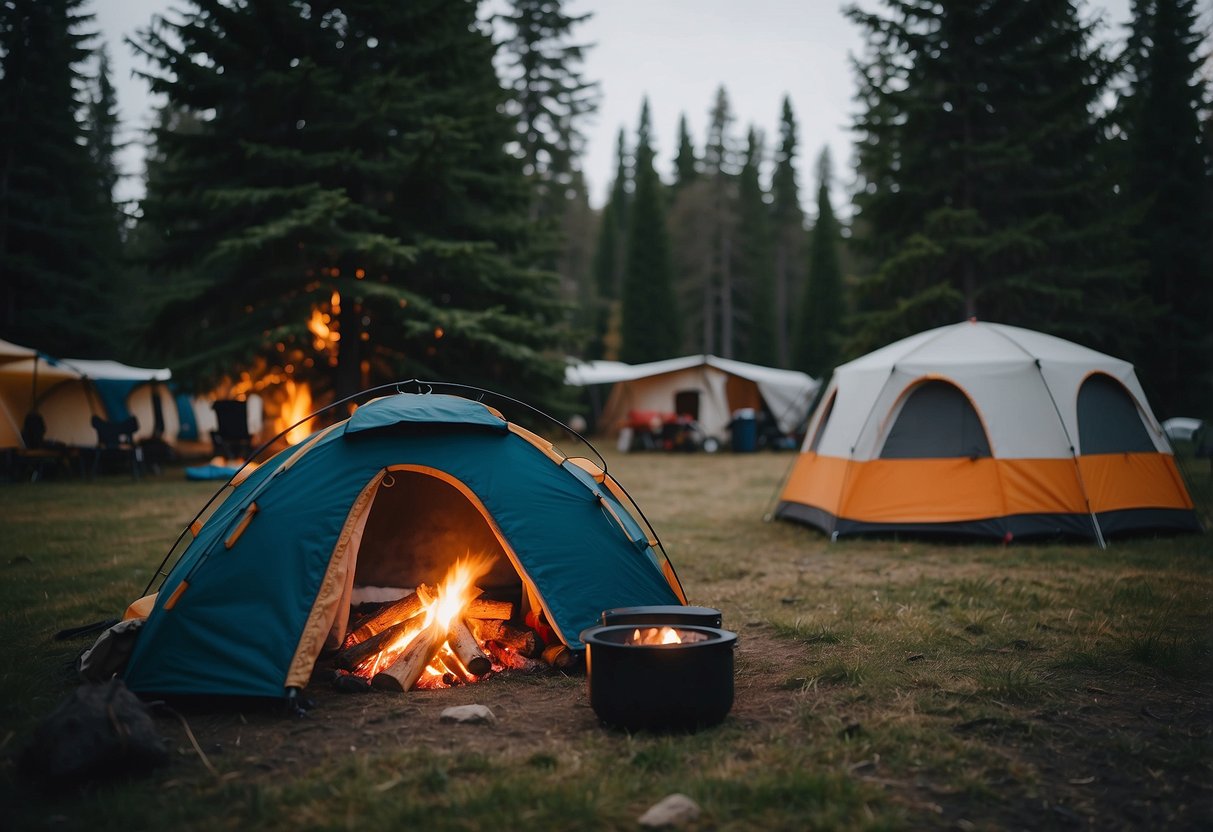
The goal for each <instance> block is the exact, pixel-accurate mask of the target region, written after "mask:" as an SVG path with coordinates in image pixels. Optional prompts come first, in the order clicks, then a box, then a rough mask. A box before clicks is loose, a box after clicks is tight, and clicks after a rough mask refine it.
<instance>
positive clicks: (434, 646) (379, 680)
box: [371, 623, 446, 693]
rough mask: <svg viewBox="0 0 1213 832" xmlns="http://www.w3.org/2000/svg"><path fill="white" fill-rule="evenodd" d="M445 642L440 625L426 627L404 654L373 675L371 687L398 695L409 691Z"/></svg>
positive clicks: (405, 649)
mask: <svg viewBox="0 0 1213 832" xmlns="http://www.w3.org/2000/svg"><path fill="white" fill-rule="evenodd" d="M445 641H446V631H445V630H444V629H442V627H441V625H439V624H437V623H435V624H431V625H430V626H429V627H426V628H425V629H424V630H422V631H421V632H420V633H418V634H417V637H416V638H414V639H413V640H412V641H411V642H409V646H408V647H406V648H404V652H403V653H401V654H400V655H399V656H398V657H397V658H396V661H394V662H392V663H391V664H390V665H389V666H388V667H386V668H385V669H384V670H382V671H380V672H379V673H376V674H375V676H374V678H372V679H371V686H372V687H375V688H378V689H380V690H390V691H396V692H398V693H403V692H405V691H407V690H409V689H410V688H412V687H413V685H415V684H417V680H418V679H420V678H421V674H422V673H424V672H425V666H426V665H428V664H429V663H430V662H431V661H432V660H433V658H434V656H435V655H436V654H437V653H438V651H439V650H440V649H442V645H443V643H444V642H445Z"/></svg>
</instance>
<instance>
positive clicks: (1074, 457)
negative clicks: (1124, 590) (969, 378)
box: [1032, 358, 1108, 549]
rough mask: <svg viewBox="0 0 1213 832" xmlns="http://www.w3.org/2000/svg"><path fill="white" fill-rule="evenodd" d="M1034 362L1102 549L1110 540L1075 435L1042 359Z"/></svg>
mask: <svg viewBox="0 0 1213 832" xmlns="http://www.w3.org/2000/svg"><path fill="white" fill-rule="evenodd" d="M1032 363H1033V364H1035V365H1036V374H1037V375H1039V376H1040V383H1041V384H1042V385H1044V388H1045V392H1046V393H1048V394H1049V401H1050V402H1052V403H1053V412H1054V413H1056V414H1057V421H1058V423H1059V424H1060V425H1061V430H1062V433H1064V434H1065V437H1066V442H1067V443H1069V445H1070V461H1071V462H1073V463H1074V475H1075V476H1076V477H1077V478H1078V487H1079V488H1080V489H1082V499H1083V502H1084V503H1086V505H1087V516H1088V517H1090V518H1091V528H1092V530H1094V532H1095V542H1096V543H1098V544H1099V548H1100V549H1107V548H1108V542H1107V540H1105V539H1104V536H1103V529H1101V528H1100V527H1099V518H1098V517H1097V516H1096V515H1095V510H1094V508H1092V506H1091V494H1090V492H1089V491H1087V482H1086V480H1084V479H1083V477H1082V466H1081V465H1079V464H1078V449H1077V448H1076V447H1075V446H1074V437H1072V436H1070V431H1069V430H1067V429H1066V420H1065V419H1064V418H1062V415H1061V408H1060V407H1058V406H1057V399H1056V398H1055V397H1054V396H1053V388H1051V387H1050V386H1049V381H1048V379H1046V378H1045V373H1044V368H1042V367H1041V366H1040V359H1039V358H1034V359H1033V361H1032Z"/></svg>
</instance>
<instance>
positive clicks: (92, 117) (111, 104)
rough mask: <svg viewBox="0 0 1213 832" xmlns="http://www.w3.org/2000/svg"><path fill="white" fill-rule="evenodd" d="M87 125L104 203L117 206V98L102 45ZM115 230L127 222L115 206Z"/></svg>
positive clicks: (90, 156)
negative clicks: (115, 198) (115, 203)
mask: <svg viewBox="0 0 1213 832" xmlns="http://www.w3.org/2000/svg"><path fill="white" fill-rule="evenodd" d="M85 123H86V126H87V134H86V136H87V142H86V146H87V147H88V155H89V158H90V159H91V160H92V163H93V166H94V167H95V168H96V170H97V188H98V191H99V193H100V194H101V201H102V204H103V205H104V204H109V205H114V197H115V195H116V191H117V188H118V179H119V176H118V165H117V161H116V157H117V154H118V150H119V149H120V148H119V146H118V95H117V93H116V92H115V90H114V85H113V83H111V82H110V60H109V51H108V50H107V49H106V48H105V47H104V46H103V47H102V48H101V49H100V50H98V53H97V78H96V88H95V92H94V94H93V95H92V96H90V98H89V101H88V106H87V109H86V117H85ZM115 211H116V215H115V218H114V226H115V231H117V230H118V229H119V228H120V227H121V225H122V224H123V222H124V218H125V215H124V214H123V213H122V212H121V211H120V210H118V209H117V207H115Z"/></svg>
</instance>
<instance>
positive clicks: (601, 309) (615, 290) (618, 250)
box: [590, 129, 632, 359]
mask: <svg viewBox="0 0 1213 832" xmlns="http://www.w3.org/2000/svg"><path fill="white" fill-rule="evenodd" d="M615 159H616V163H615V181H614V183H613V184H612V185H611V195H610V197H609V199H608V200H607V204H606V205H605V206H604V207H603V209H602V223H601V227H600V231H599V233H598V242H597V244H596V246H595V249H594V261H593V266H592V268H593V272H594V285H595V287H596V289H597V301H596V304H595V309H596V314H597V325H596V327H595V338H594V341H593V342H592V345H591V348H590V357H591V358H608V359H617V358H618V357H619V315H620V309H619V300H620V297H621V296H622V294H623V267H624V258H625V257H626V255H627V231H628V215H629V211H630V205H631V200H632V194H631V190H632V177H631V172H630V170H629V167H628V153H627V147H626V139H625V138H624V133H623V130H622V129H621V130H620V131H619V136H618V138H617V139H616V141H615Z"/></svg>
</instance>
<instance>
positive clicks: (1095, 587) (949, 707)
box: [0, 454, 1213, 830]
mask: <svg viewBox="0 0 1213 832" xmlns="http://www.w3.org/2000/svg"><path fill="white" fill-rule="evenodd" d="M608 460H609V462H610V469H611V471H612V473H614V474H615V475H616V476H617V477H618V478H619V479H620V480H621V481H622V482H623V484H624V485H625V487H627V488H628V489H629V491H630V492H631V493H632V495H633V497H635V499H636V501H637V502H638V503H639V504H640V506H641V507H642V508H643V509H644V511H645V513H646V514H647V515H648V517H649V519H650V520H651V521H652V523H653V525H654V526H655V527H656V530H657V531H658V533H659V534H660V536H661V538H662V541H663V543H664V544H665V547H666V550H667V551H668V553H669V554H670V557H671V559H672V560H673V562H674V564H675V566H676V567H677V569H678V572H679V575H680V577H681V579H682V582H683V584H684V586H685V587H686V589H687V592H688V594H689V596H690V600H691V602H692V603H697V604H704V605H708V606H713V607H718V608H720V609H721V610H722V611H723V613H724V618H725V622H724V623H725V626H726V627H727V628H729V629H733V630H736V631H737V632H738V633H739V634H740V639H739V646H738V648H737V654H736V662H737V673H736V698H735V703H734V707H733V710H732V711H731V713H730V716H729V717H728V719H726V721H725V722H724V724H722V725H721V726H719V727H717V728H714V729H710V730H706V731H701V732H699V733H697V734H694V735H689V736H648V735H635V736H629V735H626V734H622V733H617V732H612V731H607V730H604V729H602V728H601V727H599V726H598V725H597V723H596V721H595V720H594V718H593V714H592V712H591V711H590V710H589V708H588V705H587V703H586V696H585V690H584V687H585V680H584V678H577V677H573V678H568V677H564V676H560V675H556V674H546V675H542V676H527V677H516V678H506V677H497V678H494V679H492V680H490V681H489V682H487V683H484V684H482V685H477V686H471V687H470V688H460V689H455V690H452V691H433V692H424V693H413V694H408V695H406V696H405V697H403V698H401V697H389V696H387V695H385V694H379V693H374V694H368V695H365V696H359V697H344V698H342V697H339V696H336V695H332V694H328V695H322V696H320V697H318V698H319V700H320V701H319V706H318V707H317V708H316V709H315V710H313V711H312V712H311V713H310V714H309V715H308V716H307V717H305V718H303V719H297V718H291V717H287V716H284V715H280V714H275V713H254V712H230V711H222V712H218V711H194V712H190V713H187V714H185V715H184V717H183V718H184V719H185V720H186V722H185V723H183V722H182V721H180V720H178V719H176V718H173V717H170V716H160V717H158V719H157V727H158V729H159V730H160V731H161V732H162V734H163V735H164V736H165V737H166V738H167V739H168V740H169V743H170V745H171V747H172V748H173V754H172V759H171V762H170V763H169V765H167V766H165V767H162V768H161V769H158V770H157V771H155V772H152V773H150V774H148V775H144V776H141V777H123V778H115V779H113V780H109V781H106V782H102V783H92V784H88V785H86V786H84V787H81V788H75V789H71V790H65V789H62V788H58V787H54V788H51V787H46V786H43V785H40V784H37V783H31V782H29V781H28V780H26V779H25V778H24V777H23V775H22V774H21V771H20V769H19V767H18V764H17V761H16V759H17V755H18V753H19V752H20V750H21V749H22V748H23V747H24V746H25V745H26V744H27V743H28V742H29V738H30V735H31V731H32V729H33V727H34V725H35V724H36V723H37V721H38V720H39V719H40V718H41V717H43V716H44V715H45V714H47V713H48V712H49V711H50V710H52V709H53V708H54V706H55V705H56V703H57V702H59V701H60V700H61V699H62V698H63V697H64V696H65V695H66V694H67V693H69V692H70V691H71V690H72V689H73V688H74V687H75V685H76V684H77V681H76V679H75V678H74V675H73V672H72V670H71V663H72V661H73V659H74V658H75V656H76V654H77V653H78V652H79V651H80V650H81V649H83V648H84V647H86V646H88V644H89V641H88V639H84V640H76V641H55V640H54V639H53V634H54V633H55V632H56V631H57V630H59V629H61V628H64V627H69V626H73V625H77V624H83V623H87V622H91V621H95V620H98V619H104V618H110V617H114V616H116V615H118V614H120V612H121V611H122V609H123V608H124V607H125V605H126V604H127V603H128V602H129V601H131V600H132V599H134V598H135V597H137V596H138V595H139V594H140V593H141V591H142V590H143V588H144V586H145V584H147V582H148V580H149V579H150V577H151V576H152V574H153V572H154V570H155V568H156V566H157V565H158V564H159V563H160V560H161V558H162V557H163V555H164V553H165V551H166V550H167V549H168V547H169V545H170V544H171V543H172V541H173V540H174V539H175V538H176V536H177V534H178V533H179V532H180V530H181V528H182V527H183V525H184V524H185V523H186V522H187V521H188V520H189V519H190V518H192V517H193V515H194V513H195V512H196V511H197V510H198V509H199V508H200V507H201V505H202V503H204V502H205V501H206V500H207V499H208V498H209V496H210V494H211V492H212V491H213V487H212V486H210V485H207V484H197V483H189V482H186V481H185V480H184V479H183V478H182V477H181V475H180V472H179V471H175V470H172V469H170V470H168V471H166V472H165V473H164V474H162V475H160V476H159V477H155V478H147V479H145V480H143V481H141V482H137V483H136V482H132V481H130V480H129V479H124V478H122V477H112V478H103V479H102V480H100V481H97V482H57V481H47V482H41V483H37V484H34V485H30V484H5V485H0V553H2V554H0V575H2V578H0V753H2V754H3V760H2V762H0V828H3V829H9V828H12V829H85V828H87V829H90V830H110V829H113V830H119V829H121V830H132V829H148V828H153V826H154V827H155V828H177V829H187V830H193V829H231V830H244V829H282V830H288V829H289V830H299V829H353V828H358V829H388V828H418V827H424V828H426V829H432V830H443V829H458V830H476V829H494V830H515V829H518V830H521V829H527V830H532V829H533V830H540V829H542V830H547V829H568V830H581V829H602V830H615V829H635V828H636V818H637V817H638V816H639V815H640V814H641V813H642V812H643V811H644V810H645V809H646V808H647V807H648V806H649V805H651V804H652V803H654V802H656V801H657V800H658V799H660V798H661V797H663V796H665V795H667V794H669V793H671V792H675V791H677V792H683V793H685V794H687V795H689V796H691V797H692V798H693V799H695V800H696V801H697V802H698V803H699V804H700V806H701V807H702V810H703V813H702V815H701V817H700V818H699V820H698V821H696V822H695V823H694V824H692V825H691V827H690V828H693V829H701V830H706V829H719V830H748V829H763V830H766V829H788V830H799V829H921V828H933V829H958V830H975V829H990V830H994V829H1033V830H1041V829H1100V830H1106V829H1208V828H1211V826H1213V544H1211V542H1210V537H1209V536H1208V535H1203V536H1181V537H1169V538H1159V539H1133V540H1126V541H1114V542H1113V543H1112V545H1111V546H1110V548H1108V549H1107V550H1103V551H1101V550H1099V549H1097V548H1095V547H1093V546H1090V545H1074V544H1064V545H1063V544H1035V545H1022V544H1016V545H1013V546H1009V547H1008V546H1002V545H993V544H982V545H961V544H951V545H940V544H931V543H924V542H917V541H910V540H889V539H885V540H858V541H843V542H838V543H833V544H831V543H829V542H827V541H826V539H825V538H824V537H822V536H821V535H819V534H818V533H816V532H814V531H812V530H809V529H806V528H804V527H801V526H795V525H790V524H785V523H771V522H764V519H763V515H764V512H765V511H766V510H767V509H768V508H769V507H770V505H771V502H772V498H773V496H774V492H775V490H776V488H777V486H778V483H779V481H780V479H781V478H782V476H783V475H784V473H785V471H786V468H787V466H788V465H789V464H790V462H791V457H790V455H786V454H784V455H772V454H754V455H747V456H731V455H717V456H704V455H685V456H683V455H678V456H671V455H642V454H633V455H628V456H618V455H611V456H609V457H608ZM1208 476H1209V475H1208V474H1207V473H1206V472H1205V471H1204V470H1203V469H1202V470H1201V471H1200V472H1199V473H1198V475H1197V479H1196V481H1195V485H1196V489H1195V490H1196V492H1197V494H1196V496H1197V499H1198V502H1199V503H1200V504H1201V505H1203V506H1208V504H1209V485H1210V483H1209V479H1208ZM1205 519H1206V521H1207V519H1208V518H1207V516H1206V518H1205ZM456 701H458V702H471V701H476V702H481V703H483V704H486V705H488V706H489V707H490V708H492V709H493V710H494V711H495V712H496V713H497V714H498V717H499V721H498V723H497V724H496V725H495V726H491V727H479V728H470V727H464V726H460V727H459V728H458V729H452V728H450V727H447V726H439V725H438V724H437V719H436V714H437V712H438V710H440V709H441V707H443V706H445V705H446V704H450V703H453V702H456ZM184 724H188V725H189V726H190V727H191V729H192V734H193V735H194V736H195V738H196V739H197V741H198V743H199V748H200V749H202V751H203V754H205V755H206V759H205V761H204V759H203V757H202V756H200V755H199V753H198V751H196V750H195V749H194V747H193V744H192V743H191V741H190V739H189V735H188V734H187V733H186V731H185V728H184V727H183V726H184Z"/></svg>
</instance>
